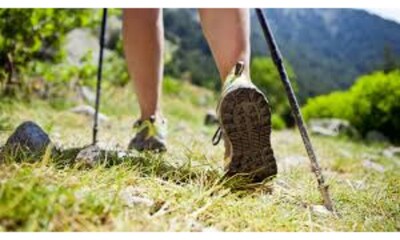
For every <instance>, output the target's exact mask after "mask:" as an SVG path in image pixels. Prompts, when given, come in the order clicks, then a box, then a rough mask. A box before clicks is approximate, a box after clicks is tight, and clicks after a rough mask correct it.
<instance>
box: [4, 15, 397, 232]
mask: <svg viewBox="0 0 400 240" xmlns="http://www.w3.org/2000/svg"><path fill="white" fill-rule="evenodd" d="M120 13H121V12H120V10H115V9H114V10H111V11H110V15H113V16H117V17H119V16H120ZM164 14H165V23H166V37H167V54H166V56H165V58H166V69H165V70H166V76H165V78H164V81H163V101H162V108H163V111H164V114H165V116H166V118H167V119H168V131H169V135H168V139H167V140H168V152H167V153H164V154H149V153H138V152H136V151H133V152H130V154H129V155H125V156H124V157H118V156H117V155H116V154H110V155H107V156H105V157H104V159H102V161H100V162H98V163H97V164H96V166H94V167H92V168H87V167H83V166H82V164H80V163H79V162H76V161H75V160H74V159H73V158H71V157H68V156H63V157H62V158H61V157H58V156H54V155H51V154H50V151H47V152H46V153H45V154H44V155H43V156H39V157H38V156H29V155H26V156H23V158H22V161H19V160H20V157H21V156H14V155H8V154H3V153H0V231H399V230H400V218H399V212H400V205H399V201H398V199H399V198H400V196H399V194H400V193H399V188H398V186H399V184H400V183H399V179H400V171H399V170H400V169H399V164H398V163H399V161H400V158H399V157H398V156H388V155H387V154H384V153H383V152H384V150H386V148H387V147H389V144H388V143H379V144H368V145H366V144H365V143H363V142H352V141H350V140H347V139H345V138H343V139H342V138H323V137H318V136H314V137H313V144H314V146H315V148H316V150H317V155H318V157H319V159H320V160H321V166H322V168H323V171H324V173H325V174H326V178H327V183H328V184H329V185H330V190H331V194H332V197H333V200H334V202H335V206H336V208H337V210H338V215H337V216H335V215H332V214H330V213H327V212H325V211H323V210H319V208H318V207H321V206H320V204H322V201H321V199H320V194H319V191H318V189H317V184H316V182H315V179H314V177H313V175H312V174H311V172H310V169H309V164H308V161H307V159H306V153H305V151H304V147H303V145H302V141H301V138H300V135H299V134H298V132H297V131H296V130H293V129H286V127H287V126H290V118H289V117H288V116H290V113H289V108H288V104H287V102H286V98H285V97H284V96H285V94H284V92H283V88H282V86H281V83H280V81H279V78H278V75H277V73H276V71H275V68H274V67H273V64H272V62H271V60H270V59H269V58H265V57H260V56H257V57H255V58H254V59H253V60H252V68H251V71H252V74H253V80H254V81H255V83H256V84H257V85H258V86H260V88H261V89H262V90H263V91H264V92H266V94H267V96H268V98H269V100H270V102H271V107H272V111H273V115H272V125H273V128H274V129H275V131H273V133H272V146H273V149H274V152H275V155H276V158H277V161H278V170H279V174H278V176H277V177H276V179H274V180H273V181H271V182H266V183H263V184H260V185H257V186H254V185H248V184H247V183H246V182H245V181H244V180H243V179H241V178H240V177H236V178H232V179H225V178H224V177H223V161H222V159H223V156H224V146H223V144H220V145H218V146H216V147H213V146H212V143H211V138H212V136H213V134H214V132H215V130H216V129H217V126H214V127H210V126H206V125H204V116H205V114H206V113H207V111H208V110H209V109H215V106H216V102H217V100H218V97H219V94H218V93H217V92H218V91H211V90H210V89H212V90H218V89H219V87H220V86H219V82H220V81H218V74H217V71H216V68H215V65H214V63H213V60H212V57H211V54H210V51H209V49H208V46H207V44H206V42H205V40H204V38H203V37H202V34H201V31H200V26H199V24H198V22H197V20H196V19H195V18H194V16H195V15H194V10H184V11H174V10H166V11H165V12H164ZM72 15H74V16H76V18H73V17H71V16H72ZM177 19H180V20H179V21H177ZM287 19H288V21H281V22H284V23H286V22H291V21H292V20H293V19H292V20H290V18H287ZM23 20H24V24H22V21H23ZM99 20H100V11H98V10H85V9H79V10H78V9H77V10H66V9H57V10H51V9H27V10H22V9H0V31H1V34H0V58H1V59H0V83H1V85H0V91H1V93H0V99H1V100H0V152H1V146H2V145H3V144H4V143H5V141H6V140H7V138H8V136H9V135H10V134H11V133H12V131H13V129H15V128H16V127H17V126H18V125H19V124H20V123H22V122H23V121H26V120H31V121H35V122H37V123H38V124H39V125H40V126H41V127H42V128H43V129H44V130H45V131H46V132H47V133H48V134H49V136H50V138H51V139H52V141H53V142H54V144H56V145H58V146H61V147H62V148H63V149H71V148H80V147H82V146H85V145H87V144H89V143H90V142H91V127H92V120H91V118H90V117H88V116H85V115H80V114H77V113H73V112H71V111H69V109H70V107H73V106H76V105H78V104H82V103H83V102H86V103H87V102H90V101H89V100H84V99H83V97H82V94H81V93H80V91H79V89H80V88H81V87H83V86H85V87H89V89H90V88H92V87H93V86H94V84H95V79H96V70H97V67H96V65H95V64H93V61H92V59H91V56H90V53H88V54H87V55H85V56H83V57H82V59H81V60H80V64H79V66H78V65H74V64H70V63H67V62H66V61H65V60H66V59H65V57H66V56H65V50H64V48H63V44H64V43H65V41H64V40H65V37H66V35H67V33H68V32H69V31H70V30H72V29H75V28H81V27H84V28H85V29H89V30H90V31H91V32H93V33H94V35H95V36H96V34H97V33H96V31H98V27H99V26H98V21H99ZM289 20H290V21H289ZM295 22H296V21H295ZM15 26H18V28H16V27H15ZM38 26H39V27H38ZM40 28H43V31H41V29H40ZM55 29H57V31H54V30H55ZM54 34H56V35H55V36H56V37H54V36H53V35H54ZM279 34H281V33H279ZM279 34H278V37H279ZM288 39H290V38H288ZM258 40H260V39H258ZM256 42H257V41H256ZM258 42H259V43H260V41H258ZM279 42H281V41H279ZM263 44H264V43H263ZM111 45H112V46H111ZM111 45H110V46H108V49H107V54H106V60H105V61H106V62H105V64H104V72H103V74H104V82H103V83H104V84H103V87H104V88H103V95H102V98H101V104H100V106H101V107H100V110H101V112H102V113H103V114H105V115H106V116H108V120H107V121H104V122H101V124H100V130H99V140H100V142H99V146H100V147H101V148H102V149H108V150H112V151H124V150H125V149H126V146H127V144H128V142H129V140H130V139H131V137H133V134H134V133H133V131H132V129H131V128H132V123H133V122H134V121H135V120H136V118H137V117H138V116H139V109H138V105H137V99H136V98H135V95H134V94H133V93H132V90H131V86H130V85H129V82H130V81H129V76H128V73H127V71H126V64H125V61H124V58H123V51H122V42H121V40H116V41H115V42H114V43H113V44H111ZM284 45H285V46H288V45H286V43H285V44H284ZM253 46H255V48H257V47H260V46H261V45H260V44H258V45H257V44H255V45H253ZM262 47H263V49H264V50H265V45H262ZM388 49H389V48H388ZM304 51H305V50H304ZM304 51H303V50H301V49H300V51H299V54H300V57H301V58H302V57H304V56H303V55H301V54H302V53H304ZM395 51H396V50H393V51H391V50H390V49H389V50H387V57H386V58H387V59H388V61H387V64H385V66H386V67H385V68H384V70H385V73H382V72H378V73H374V74H371V75H368V76H364V77H360V78H359V80H357V83H356V84H355V85H354V86H353V87H352V88H351V89H350V90H349V91H347V92H335V93H332V94H330V95H329V96H321V97H317V98H315V99H311V100H310V101H309V102H308V104H307V106H306V107H305V108H304V114H305V116H306V117H307V118H312V117H340V118H345V119H349V120H350V121H351V122H352V123H353V124H354V125H355V126H356V127H357V128H358V129H360V131H362V132H363V133H364V132H365V131H368V130H369V129H376V130H378V131H382V132H383V133H384V134H387V136H390V137H391V138H392V139H398V138H397V137H398V136H397V137H396V133H398V132H400V129H399V128H400V126H399V123H400V116H399V113H400V109H399V102H400V101H399V99H400V86H399V83H400V81H399V78H400V72H399V71H395V70H393V69H395V68H397V67H396V60H393V59H394V58H395V57H394V55H390V54H391V53H393V52H395ZM289 52H290V51H289ZM256 55H257V54H256ZM284 55H285V56H289V57H290V54H286V53H285V54H284ZM328 55H329V53H328ZM10 56H11V57H10ZM318 56H320V55H318ZM308 57H310V56H307V57H304V58H305V60H304V62H305V64H307V62H309V61H308V60H309V59H308ZM307 59H308V60H307ZM302 60H303V59H302ZM319 60H320V61H321V62H324V61H325V60H321V59H318V61H319ZM328 62H329V61H328ZM290 63H292V64H293V62H292V61H290ZM287 66H288V69H289V74H290V78H291V79H292V80H294V82H293V84H294V85H296V86H298V87H299V89H300V90H302V87H304V75H302V74H303V73H304V72H303V73H300V74H299V72H298V71H297V70H298V69H299V68H298V65H295V64H293V69H294V70H296V74H295V71H293V70H292V68H291V65H289V64H288V63H287ZM310 66H311V65H310ZM313 66H314V65H313ZM315 66H317V67H315ZM315 66H314V67H312V69H313V71H314V70H315V72H316V75H315V76H314V77H316V78H317V77H321V76H324V75H323V74H328V73H327V72H324V71H325V70H326V69H325V68H321V69H320V68H319V66H320V65H318V64H317V65H315ZM324 66H325V65H324ZM334 66H335V65H332V67H333V68H334V69H336V70H337V69H339V68H335V67H334ZM309 69H310V68H309ZM324 69H325V70H324ZM336 70H335V71H336ZM338 71H339V70H338ZM330 74H331V72H329V75H330ZM301 76H302V77H301ZM330 77H331V76H330ZM301 79H303V80H301ZM297 80H298V81H297ZM311 80H313V79H311V78H310V81H311ZM343 81H346V80H343ZM313 83H314V82H313ZM302 84H303V85H302ZM307 84H308V83H307ZM199 85H201V86H199ZM317 85H318V84H317V82H316V84H314V85H313V86H312V87H316V86H317ZM324 89H325V90H326V89H330V88H324ZM303 90H304V89H303ZM303 90H302V91H303ZM314 90H315V89H313V91H314ZM317 92H319V90H318V91H317V90H316V92H313V93H317ZM10 93H11V94H10ZM307 94H309V92H307ZM307 96H308V95H307ZM277 129H279V131H276V130H277Z"/></svg>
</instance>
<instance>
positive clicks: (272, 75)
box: [251, 57, 297, 120]
mask: <svg viewBox="0 0 400 240" xmlns="http://www.w3.org/2000/svg"><path fill="white" fill-rule="evenodd" d="M285 64H286V69H287V72H288V75H289V78H290V80H291V83H292V86H293V87H294V89H295V90H296V89H297V85H296V82H295V75H294V72H293V70H292V68H291V66H290V65H289V64H288V63H285ZM251 78H252V81H253V82H254V84H256V85H257V86H258V87H259V88H260V89H261V91H263V92H264V93H265V94H266V96H267V98H268V100H269V102H270V104H271V108H272V111H273V113H275V114H278V115H280V116H281V117H283V116H288V115H289V114H288V113H289V112H290V106H289V102H288V101H287V97H286V93H285V89H284V88H283V85H282V82H281V80H280V77H279V73H278V71H277V70H276V67H275V65H274V63H273V61H272V59H271V58H265V57H256V58H254V59H253V60H252V62H251ZM289 116H290V115H289ZM285 120H286V119H285Z"/></svg>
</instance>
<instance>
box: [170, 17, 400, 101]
mask: <svg viewBox="0 0 400 240" xmlns="http://www.w3.org/2000/svg"><path fill="white" fill-rule="evenodd" d="M265 12H266V15H267V17H268V19H269V20H270V23H271V27H272V29H273V31H274V33H275V35H276V38H277V41H278V43H279V46H280V48H281V50H282V53H283V56H284V57H285V58H286V59H287V61H288V62H289V64H291V65H292V66H293V69H294V71H295V73H296V74H297V76H298V77H297V81H298V83H299V95H300V97H301V99H302V100H303V101H304V100H305V99H306V98H307V97H310V96H315V95H320V94H323V93H327V92H331V91H333V90H337V89H346V88H348V87H350V86H351V85H352V83H353V81H354V80H355V78H356V77H357V76H359V75H361V74H366V73H369V72H371V71H373V70H376V69H382V67H383V64H384V61H385V57H384V56H385V51H386V54H389V55H390V56H391V57H393V58H400V45H399V44H398V43H399V42H400V25H399V24H397V23H395V22H392V21H388V20H385V19H382V18H380V17H379V16H376V15H372V14H369V13H367V12H366V11H363V10H355V9H267V10H265ZM164 15H165V28H166V29H165V31H166V37H167V39H168V40H169V41H171V42H172V43H174V44H176V45H177V46H179V49H178V50H177V51H176V55H175V57H174V59H173V61H172V62H171V64H169V65H168V66H167V68H166V71H167V73H178V72H179V71H181V72H183V71H190V72H192V74H191V77H192V81H193V82H194V83H195V84H199V85H203V86H211V87H213V86H214V85H215V79H217V78H218V74H217V71H216V69H215V67H214V66H213V60H212V58H211V54H210V51H209V49H208V46H207V44H206V41H205V40H204V37H203V36H202V34H201V28H200V25H199V22H198V17H197V12H196V11H195V10H193V9H184V10H171V9H166V10H165V13H164ZM251 39H252V52H253V56H257V55H262V56H265V54H266V52H267V49H266V44H265V40H264V38H263V37H262V32H261V30H260V28H259V24H258V22H257V19H256V16H255V12H254V11H252V35H251ZM385 49H386V50H385ZM211 79H214V81H211ZM217 85H218V84H217Z"/></svg>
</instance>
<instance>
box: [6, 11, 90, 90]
mask: <svg viewBox="0 0 400 240" xmlns="http://www.w3.org/2000/svg"><path fill="white" fill-rule="evenodd" d="M93 11H95V10H91V9H49V8H48V9H0V31H1V33H0V83H2V84H1V85H3V86H5V87H9V85H10V81H12V80H13V73H20V71H21V70H22V69H24V68H25V67H27V65H28V64H29V63H31V62H32V61H34V60H42V61H49V60H50V61H53V62H59V61H60V60H62V59H63V57H64V56H65V53H64V52H63V51H62V49H61V45H62V43H63V40H64V37H65V34H66V33H67V32H69V31H70V30H72V29H73V28H76V27H83V26H85V27H90V26H93V25H94V24H96V20H95V19H93V18H92V17H93V15H94V14H92V13H93ZM14 78H15V77H14ZM6 79H7V80H6ZM17 82H19V85H20V86H21V85H23V84H22V83H21V79H17Z"/></svg>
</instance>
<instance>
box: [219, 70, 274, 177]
mask: <svg viewBox="0 0 400 240" xmlns="http://www.w3.org/2000/svg"><path fill="white" fill-rule="evenodd" d="M243 69H244V65H243V63H241V62H239V63H237V64H236V66H235V69H234V71H232V73H231V74H230V75H229V76H228V77H227V79H226V81H225V83H224V86H223V90H222V96H221V99H220V101H219V103H218V107H217V114H218V119H219V122H220V127H219V129H218V130H217V132H216V134H215V135H214V138H213V143H214V145H216V144H218V142H219V140H220V138H221V136H223V138H224V142H225V170H226V175H227V176H233V175H236V174H241V175H247V176H249V177H250V178H251V180H252V181H253V182H261V181H263V180H264V179H266V178H269V177H272V176H275V175H276V174H277V166H276V161H275V157H274V154H273V150H272V148H271V141H270V136H271V111H270V107H269V104H268V101H267V99H266V98H265V96H264V94H263V93H262V92H261V91H260V90H259V89H258V88H257V87H256V86H255V85H254V84H252V83H251V81H250V80H249V79H247V77H246V76H244V75H243V74H242V72H243Z"/></svg>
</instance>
